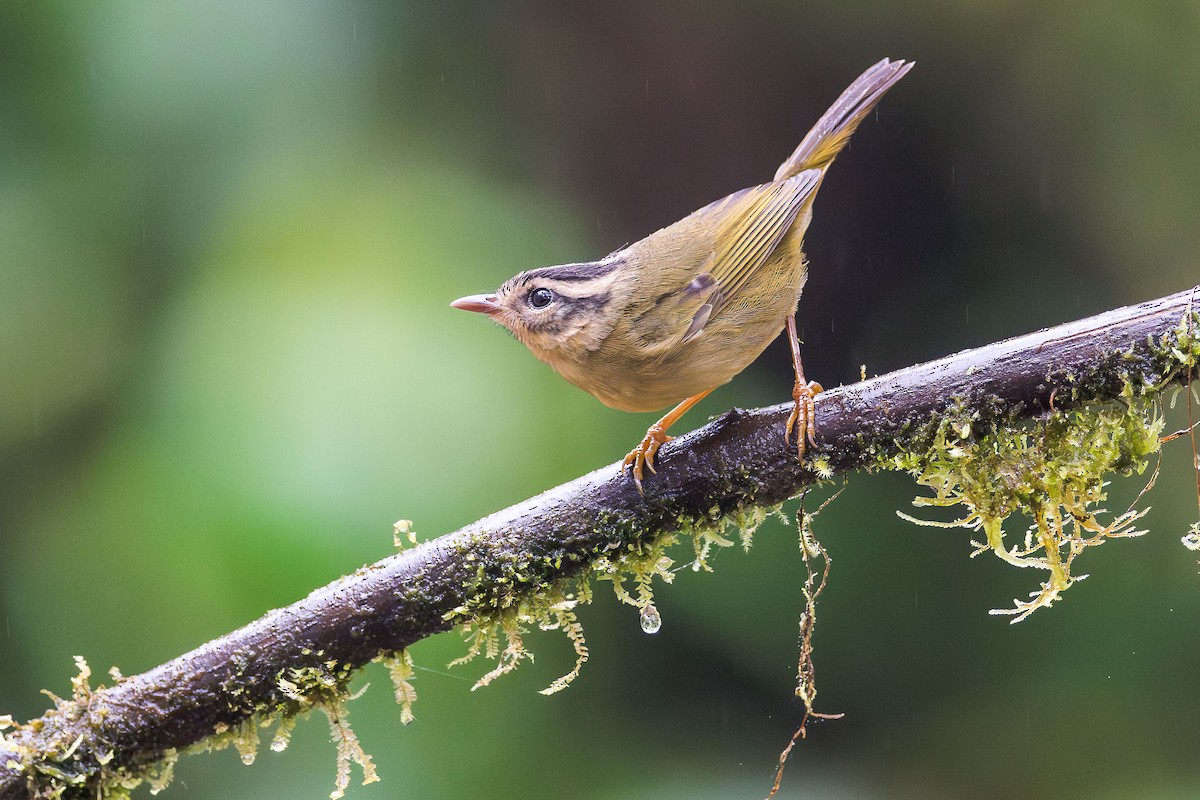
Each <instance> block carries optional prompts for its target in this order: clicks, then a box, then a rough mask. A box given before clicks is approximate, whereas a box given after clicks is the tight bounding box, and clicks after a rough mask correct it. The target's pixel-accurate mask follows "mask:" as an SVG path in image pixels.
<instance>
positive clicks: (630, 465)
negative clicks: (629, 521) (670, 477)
mask: <svg viewBox="0 0 1200 800" xmlns="http://www.w3.org/2000/svg"><path fill="white" fill-rule="evenodd" d="M674 438H675V437H674V436H668V435H667V432H666V431H664V430H663V429H662V427H661V426H659V425H651V426H650V430H648V431H646V436H645V438H643V439H642V441H641V443H640V444H639V445H638V446H637V447H635V448H633V449H632V450H630V451H629V455H627V456H625V460H624V461H623V462H622V463H621V471H622V472H624V471H625V470H626V469H630V472H631V473H632V474H633V482H634V485H636V486H637V490H638V494H645V491H644V490H643V489H642V478H643V477H644V476H645V473H644V472H643V467H644V468H646V469H649V470H650V472H652V473H655V474H657V470H655V469H654V457H655V456H656V455H657V454H658V448H660V447H662V446H663V445H664V444H666V443H667V442H669V441H671V440H672V439H674Z"/></svg>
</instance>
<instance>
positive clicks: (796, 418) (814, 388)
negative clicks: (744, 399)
mask: <svg viewBox="0 0 1200 800" xmlns="http://www.w3.org/2000/svg"><path fill="white" fill-rule="evenodd" d="M787 331H788V344H790V345H791V346H792V364H793V365H794V366H795V367H796V383H795V385H794V386H793V387H792V401H793V402H794V403H795V406H794V407H793V408H792V413H791V414H789V415H788V418H787V424H786V425H785V426H784V429H783V441H784V442H785V443H789V444H790V443H791V434H792V429H793V428H795V429H796V454H797V455H798V456H800V457H801V458H803V457H804V448H805V445H806V443H807V444H812V445H813V446H814V447H815V446H816V444H817V441H816V439H815V434H816V426H815V425H814V423H813V417H814V416H815V413H814V412H815V405H814V403H813V398H814V397H816V395H817V394H818V393H819V392H823V391H825V390H824V389H823V388H821V384H819V383H817V382H816V381H812V382H809V381H806V380H804V366H803V365H802V364H801V363H800V337H799V336H798V335H797V334H796V312H795V311H793V312H792V313H791V314H788V318H787Z"/></svg>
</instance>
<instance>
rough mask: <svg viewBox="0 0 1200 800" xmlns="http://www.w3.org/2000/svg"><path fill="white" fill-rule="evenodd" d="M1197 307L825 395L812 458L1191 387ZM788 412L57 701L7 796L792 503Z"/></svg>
mask: <svg viewBox="0 0 1200 800" xmlns="http://www.w3.org/2000/svg"><path fill="white" fill-rule="evenodd" d="M1193 300H1200V286H1198V287H1195V288H1193V289H1190V290H1188V291H1184V292H1180V293H1178V294H1174V295H1171V296H1169V297H1164V298H1161V299H1158V300H1153V301H1150V302H1147V303H1142V304H1140V305H1137V306H1131V307H1127V308H1120V309H1116V310H1113V311H1109V312H1106V313H1103V314H1099V315H1097V316H1094V317H1090V318H1088V319H1085V320H1081V321H1079V322H1075V323H1070V324H1067V325H1062V326H1059V327H1056V328H1051V329H1047V330H1042V331H1038V332H1036V333H1032V334H1028V335H1026V336H1022V337H1018V338H1015V339H1010V340H1007V341H1004V342H998V343H996V344H992V345H988V346H986V347H982V348H978V349H976V350H969V351H964V352H962V353H958V354H957V355H953V356H949V357H947V358H944V359H941V360H939V361H934V362H930V363H927V364H921V365H918V366H914V367H910V368H908V369H903V370H900V371H897V372H893V373H890V374H888V375H882V376H880V377H877V378H873V379H871V380H868V381H863V382H862V383H857V384H854V385H851V386H844V387H839V388H837V389H831V390H829V391H826V392H824V393H823V394H821V395H819V396H818V397H817V401H816V421H817V431H818V446H817V448H816V449H815V451H814V456H820V457H823V458H824V459H825V461H826V462H827V464H828V466H829V467H830V468H831V469H832V470H833V471H835V472H846V471H850V470H854V469H860V468H863V467H866V466H869V465H870V464H871V463H872V461H873V459H875V458H877V457H879V456H881V455H887V454H888V453H891V452H894V451H895V449H896V447H897V446H898V445H897V442H903V441H905V437H906V436H907V435H909V433H910V432H911V431H913V430H914V429H916V428H917V427H918V426H920V424H921V423H922V422H924V421H928V420H930V419H933V418H936V417H937V415H939V414H940V413H942V412H943V411H945V410H946V409H947V408H948V407H950V406H951V405H953V404H956V403H964V404H966V406H967V407H969V408H971V409H974V410H977V411H978V412H979V413H980V414H981V415H982V418H983V419H985V420H998V421H1002V420H1013V419H1018V418H1031V417H1036V416H1037V415H1039V414H1041V413H1043V412H1045V411H1046V410H1047V409H1048V408H1049V407H1050V406H1051V405H1052V404H1053V405H1055V406H1056V407H1059V408H1063V407H1068V406H1071V405H1073V404H1079V403H1083V402H1088V401H1093V400H1104V399H1112V398H1115V397H1117V396H1119V394H1120V392H1121V390H1122V388H1123V387H1124V386H1125V385H1126V382H1127V381H1129V380H1130V379H1133V380H1135V381H1136V380H1138V379H1141V380H1142V381H1144V382H1145V383H1146V384H1156V383H1160V382H1161V381H1162V380H1163V379H1164V378H1165V377H1167V376H1170V377H1171V378H1172V379H1173V380H1175V381H1177V382H1183V381H1184V380H1186V376H1185V375H1182V374H1173V373H1172V370H1173V369H1174V368H1175V366H1176V364H1177V362H1176V361H1173V360H1172V359H1171V357H1170V355H1169V354H1164V352H1163V351H1162V348H1161V347H1160V346H1159V345H1158V342H1159V340H1160V339H1161V338H1162V337H1163V336H1164V335H1165V334H1167V333H1168V332H1169V331H1172V330H1174V329H1175V328H1176V327H1177V326H1178V325H1179V323H1180V321H1181V320H1182V319H1183V318H1184V315H1185V313H1186V312H1187V311H1188V310H1189V309H1190V308H1191V307H1192V306H1191V304H1192V301H1193ZM788 411H789V408H788V406H787V405H778V406H772V407H769V408H761V409H754V410H750V411H741V410H736V409H735V410H733V411H730V412H728V413H727V414H725V415H723V416H722V417H720V418H719V419H717V420H715V421H714V422H712V423H711V424H709V425H706V426H705V427H704V428H702V429H700V430H697V431H695V432H693V433H691V434H689V435H687V436H683V437H681V438H680V439H678V440H676V441H675V442H672V443H671V444H669V445H667V446H665V447H663V449H662V451H661V452H660V454H659V458H658V474H657V475H654V476H652V477H651V478H650V479H649V480H647V481H646V494H645V496H644V497H643V496H641V495H639V494H638V493H637V491H636V490H635V488H634V486H633V483H632V481H630V480H629V479H628V478H626V477H624V476H622V475H621V474H620V473H619V472H618V469H617V465H615V464H614V465H610V466H607V467H604V468H602V469H599V470H597V471H595V472H593V473H591V474H589V475H585V476H583V477H581V478H578V479H577V480H574V481H571V482H570V483H567V484H564V485H562V486H559V487H557V488H555V489H551V490H549V491H547V492H545V493H544V494H541V495H539V496H537V497H534V498H532V499H530V500H527V501H525V502H523V503H520V504H518V505H515V506H513V507H511V508H508V509H505V510H504V511H500V512H498V513H496V514H493V515H492V516H489V517H486V518H484V519H481V520H479V521H477V522H474V523H472V524H470V525H468V526H466V527H465V528H463V529H461V530H459V531H456V532H454V533H450V534H447V535H445V536H442V537H440V538H438V539H435V540H433V541H430V542H427V543H425V544H422V545H420V546H418V547H415V548H413V549H411V550H408V551H406V552H403V553H399V554H397V555H394V556H392V557H390V558H386V559H384V560H382V561H380V562H378V563H376V564H373V565H371V566H368V567H364V568H362V569H360V570H359V571H358V572H356V573H354V574H353V575H350V576H347V577H345V578H342V579H340V580H338V581H335V582H334V583H332V584H329V585H328V586H325V587H322V588H320V589H317V590H316V591H314V592H313V593H312V594H310V595H309V596H308V597H306V598H304V599H303V600H301V601H299V602H297V603H295V604H294V605H291V606H289V607H287V608H282V609H277V610H274V611H271V612H269V613H268V614H266V615H265V616H263V617H262V618H261V619H259V620H257V621H255V622H252V623H251V624H249V625H247V626H246V627H244V628H241V629H240V630H237V631H234V632H233V633H230V634H228V635H227V636H224V637H221V638H220V639H216V640H214V641H211V642H208V643H207V644H204V645H202V646H200V647H199V648H197V649H196V650H194V651H192V652H190V653H187V654H185V655H183V656H180V657H179V658H177V659H175V660H173V661H170V662H168V663H166V664H163V665H162V666H160V667H157V668H155V669H153V670H150V671H149V672H146V673H143V674H141V675H136V676H133V677H130V678H127V679H124V680H122V681H120V682H119V683H117V684H116V685H114V686H112V687H109V688H106V689H101V690H97V691H95V692H91V693H83V694H81V695H80V696H79V697H77V698H74V699H71V700H66V701H63V702H62V703H61V704H59V705H58V707H57V708H56V709H53V710H51V711H49V712H47V714H46V715H45V716H43V717H41V718H39V719H37V720H33V721H31V722H29V723H26V724H25V725H23V726H21V727H19V728H17V729H15V730H10V731H7V732H6V733H7V738H6V741H5V742H4V743H0V800H9V798H22V797H26V796H36V794H35V793H36V792H37V791H38V790H39V789H40V788H44V787H45V786H46V785H47V784H46V781H47V780H48V778H49V777H50V776H54V777H55V778H56V779H57V780H58V783H59V785H63V784H64V783H65V784H68V785H69V789H68V791H67V793H66V794H65V795H64V796H74V795H76V794H77V795H79V796H85V795H86V796H94V794H95V785H96V782H97V781H102V780H104V779H105V777H106V776H111V775H112V774H113V772H114V770H117V769H120V768H124V769H126V770H130V771H132V772H135V773H136V772H137V770H138V769H140V768H142V767H144V766H146V765H150V764H153V763H154V762H156V761H157V760H159V759H160V758H162V756H163V755H164V753H166V752H167V751H168V750H169V749H182V748H185V747H187V746H188V745H191V744H194V743H196V742H199V741H201V740H203V739H205V738H207V737H209V736H211V735H212V734H213V733H214V731H217V730H221V729H225V728H226V727H234V726H237V725H238V724H240V723H242V722H244V721H245V720H246V719H247V718H248V717H250V716H251V715H253V714H255V713H260V712H262V711H263V710H264V709H272V710H280V709H284V710H286V709H293V710H294V709H295V708H297V707H298V706H297V703H296V700H295V697H294V696H289V695H288V693H287V692H286V691H285V689H284V688H282V687H281V685H280V678H281V677H286V676H287V675H289V674H291V671H292V670H294V669H297V668H315V669H318V670H320V669H326V670H328V669H329V667H328V664H329V663H336V664H337V665H338V666H337V672H338V675H339V676H342V677H344V676H346V675H348V674H349V672H350V671H352V670H354V669H357V668H358V667H361V666H363V665H364V664H366V663H368V662H370V661H372V660H373V659H375V658H377V657H379V656H381V655H385V654H389V653H394V652H395V651H398V650H400V649H403V648H405V647H407V646H408V645H411V644H412V643H414V642H416V641H418V640H420V639H423V638H425V637H427V636H431V635H433V634H435V633H439V632H441V631H445V630H447V629H449V628H450V627H451V623H450V622H448V621H447V619H446V614H447V613H448V612H451V611H453V610H454V609H456V608H459V607H460V606H462V605H464V603H466V602H467V601H469V599H470V598H471V596H472V594H473V593H474V592H477V591H482V590H483V589H482V587H483V586H484V585H485V584H486V582H487V580H488V578H489V577H491V578H494V577H498V576H502V575H504V574H505V571H506V570H511V569H512V568H513V567H514V565H519V566H520V568H521V569H522V570H525V571H527V572H528V571H533V572H534V573H536V575H537V577H538V578H539V579H541V580H544V581H554V580H556V579H561V578H565V577H569V576H572V575H576V574H578V573H580V572H581V571H583V570H584V569H585V568H586V567H587V566H588V564H590V563H591V562H592V561H593V560H594V559H596V558H597V557H598V556H599V555H601V554H603V553H605V552H612V551H613V550H615V549H617V548H620V547H622V546H625V545H627V544H628V543H630V542H632V541H636V540H640V539H642V540H644V539H649V538H653V537H656V536H658V535H659V534H661V533H663V532H666V531H670V530H672V529H673V528H675V527H677V526H678V524H679V523H678V520H679V519H681V518H682V519H700V518H704V517H706V516H707V515H708V514H709V513H710V510H711V509H713V508H714V507H717V508H719V509H720V511H721V512H722V513H730V512H734V511H737V510H738V509H741V508H748V507H751V506H771V505H774V504H777V503H779V502H781V501H783V500H785V499H787V498H789V497H792V496H794V495H795V494H796V493H797V492H798V491H799V490H800V489H802V488H803V487H804V486H806V485H809V484H811V483H813V482H814V481H815V480H816V476H815V475H814V474H813V473H812V472H811V471H809V470H807V469H805V468H804V467H803V466H802V465H800V464H799V463H797V459H796V455H795V450H794V449H793V448H790V447H788V446H786V445H785V444H784V440H783V425H784V420H785V418H786V417H787V414H788ZM481 566H482V572H481Z"/></svg>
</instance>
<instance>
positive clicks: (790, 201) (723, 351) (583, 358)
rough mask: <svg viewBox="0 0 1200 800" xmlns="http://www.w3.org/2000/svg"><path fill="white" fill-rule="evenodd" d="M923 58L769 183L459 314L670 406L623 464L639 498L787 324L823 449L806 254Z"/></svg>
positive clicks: (601, 393) (847, 108) (841, 107)
mask: <svg viewBox="0 0 1200 800" xmlns="http://www.w3.org/2000/svg"><path fill="white" fill-rule="evenodd" d="M912 67H913V62H911V61H904V60H890V59H886V58H885V59H883V60H881V61H879V62H878V63H876V64H875V65H873V66H872V67H870V68H869V69H867V70H866V71H865V72H863V73H862V75H860V76H859V77H858V78H857V79H856V80H855V81H854V82H853V83H851V84H850V86H849V87H847V88H846V90H845V91H843V92H842V94H841V96H839V97H838V99H837V100H836V101H835V102H834V103H833V105H832V106H830V107H829V109H828V110H827V111H826V112H825V113H824V114H823V115H822V116H821V118H820V119H819V120H818V121H817V123H816V125H814V126H813V127H812V129H811V130H810V131H809V132H808V133H807V135H805V137H804V139H803V140H801V142H800V144H799V145H798V146H797V147H796V149H795V151H793V152H792V154H791V155H790V156H789V157H788V158H787V160H785V161H784V162H783V163H782V164H781V165H780V166H779V169H778V170H776V172H775V176H774V178H772V180H771V181H769V182H767V183H762V184H758V185H755V186H750V187H748V188H745V189H742V190H740V191H737V192H734V193H733V194H730V195H728V196H726V197H723V198H721V199H720V200H716V201H714V202H712V203H709V204H708V205H706V206H704V207H703V208H701V209H699V210H697V211H695V212H693V213H692V214H689V215H688V216H686V217H684V218H683V219H681V220H679V221H678V222H675V223H673V224H671V225H668V226H667V227H665V228H662V229H661V230H658V231H656V232H654V233H652V234H650V235H649V236H647V237H645V238H644V239H641V240H640V241H637V242H634V243H633V244H630V245H627V246H625V247H622V248H621V249H619V250H616V251H614V252H612V253H610V254H609V255H607V256H605V257H604V258H601V259H600V260H598V261H587V262H579V263H572V264H560V265H556V266H549V267H541V268H538V269H531V270H528V271H525V272H521V273H519V274H517V275H515V276H513V277H512V278H510V279H508V280H507V281H505V282H504V283H503V284H502V285H501V286H500V287H499V288H498V289H496V291H494V292H492V293H490V294H478V295H470V296H468V297H461V298H459V299H457V300H455V301H453V302H452V303H451V304H450V305H451V306H452V307H453V308H457V309H462V310H465V311H472V312H477V313H480V314H483V315H485V316H487V317H490V318H491V319H492V320H493V321H494V322H496V323H499V324H500V325H501V326H503V327H504V328H506V329H507V330H508V331H509V332H511V333H512V334H513V335H514V336H515V337H516V339H517V340H518V341H519V342H521V344H523V345H525V347H527V348H528V349H529V351H530V352H532V353H533V354H534V355H535V356H536V357H537V358H539V359H540V360H542V361H544V362H546V363H547V364H549V365H550V366H551V367H552V368H553V369H554V370H555V371H556V372H558V374H559V375H561V376H562V377H563V378H565V379H567V380H568V381H570V382H571V383H573V384H574V385H576V386H578V387H579V388H581V389H583V390H584V391H586V392H588V393H590V394H592V395H593V396H594V397H596V398H597V399H598V400H599V401H600V402H602V403H604V404H605V405H607V406H610V407H612V408H616V409H619V410H622V411H630V412H646V411H660V410H662V409H664V408H667V407H668V406H672V405H674V408H672V409H671V411H669V412H668V413H667V414H666V415H664V416H663V417H662V418H661V419H659V420H658V421H657V422H655V423H654V424H653V425H651V426H650V428H649V429H648V430H647V431H646V435H645V437H644V438H643V439H642V441H641V442H640V443H639V444H638V446H637V447H635V448H634V449H633V450H631V451H630V452H629V454H628V455H627V456H626V457H625V459H624V460H623V461H622V465H621V468H622V472H624V471H625V470H628V471H629V472H630V474H631V476H632V477H633V480H634V482H635V484H636V486H637V489H638V491H639V492H643V491H644V490H643V485H642V482H643V480H644V478H645V470H649V471H650V472H651V473H654V472H656V470H655V466H654V460H655V456H656V454H657V453H658V450H659V448H660V447H661V446H662V445H663V444H665V443H666V442H668V441H670V440H671V439H672V438H674V437H672V436H670V435H668V434H667V429H668V428H670V426H671V425H673V424H674V423H675V422H677V421H678V420H679V418H680V417H682V416H683V415H684V414H685V413H686V412H687V411H688V410H689V409H691V408H692V407H693V406H694V405H696V404H697V403H698V402H700V400H701V399H703V398H704V397H705V396H707V395H708V394H709V393H710V392H712V391H713V390H714V389H716V388H717V387H718V386H721V385H723V384H725V383H727V382H729V381H730V380H731V379H732V378H733V377H734V376H735V375H737V374H738V373H739V372H741V371H742V370H743V369H745V368H746V367H747V366H749V365H750V363H751V362H753V361H754V360H755V359H756V358H757V357H758V356H759V354H761V353H762V351H763V350H764V349H766V347H767V345H768V344H770V343H771V342H772V341H773V340H774V339H775V338H776V337H777V336H778V335H779V334H780V332H781V331H783V330H784V329H786V331H787V337H788V341H789V343H790V345H791V351H792V363H793V365H794V368H795V375H796V380H795V384H794V386H793V390H792V401H793V407H792V410H791V413H790V415H789V416H788V419H787V422H786V424H785V426H784V441H785V443H786V444H789V445H790V436H791V435H792V433H793V431H794V433H795V436H796V449H797V456H798V457H799V458H800V459H801V460H802V459H803V457H804V453H805V449H806V442H807V443H808V444H812V445H814V446H815V444H816V441H815V422H814V401H813V398H814V396H815V394H817V393H818V392H820V391H822V389H821V386H820V384H818V383H815V382H812V383H810V382H809V381H807V380H806V379H805V377H804V369H803V366H802V364H801V360H800V340H799V338H798V335H797V329H796V310H797V306H798V303H799V300H800V294H801V292H802V290H803V289H804V283H805V280H806V279H807V276H808V262H807V260H806V259H805V256H804V253H803V251H802V249H801V246H802V244H803V239H804V234H805V231H806V230H807V229H808V225H809V222H810V221H811V220H812V207H813V199H814V197H815V196H816V193H817V189H819V188H820V186H821V182H822V181H823V180H824V178H825V175H826V173H827V171H828V170H829V167H830V165H831V164H832V163H833V160H834V158H835V157H836V156H837V155H838V153H840V152H841V151H842V149H843V148H844V147H845V146H846V143H847V141H848V140H849V138H850V136H851V134H853V133H854V131H855V129H856V128H857V127H858V124H859V123H860V122H862V120H863V119H864V118H865V117H866V116H867V115H868V114H869V113H870V112H871V110H872V109H873V108H875V105H876V104H877V103H878V102H879V100H880V98H882V97H883V95H884V94H885V93H886V92H887V91H888V90H889V89H891V88H892V86H894V85H895V84H896V82H897V81H899V80H900V79H901V78H903V77H904V76H905V75H906V74H907V73H908V71H909V70H910V69H912Z"/></svg>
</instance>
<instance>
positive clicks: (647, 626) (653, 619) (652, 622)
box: [640, 603, 662, 633]
mask: <svg viewBox="0 0 1200 800" xmlns="http://www.w3.org/2000/svg"><path fill="white" fill-rule="evenodd" d="M640 616H641V620H642V630H643V631H645V632H646V633H658V630H659V628H661V627H662V616H661V615H660V614H659V613H658V609H657V608H655V607H654V604H653V603H651V604H650V605H647V606H645V607H644V608H643V609H642V613H641V615H640Z"/></svg>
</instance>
